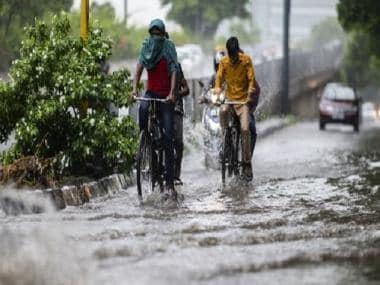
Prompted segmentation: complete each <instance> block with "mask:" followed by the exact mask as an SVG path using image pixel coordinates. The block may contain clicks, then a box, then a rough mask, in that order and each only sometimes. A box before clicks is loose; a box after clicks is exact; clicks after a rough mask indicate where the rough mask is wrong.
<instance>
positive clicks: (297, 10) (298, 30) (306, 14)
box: [252, 0, 338, 42]
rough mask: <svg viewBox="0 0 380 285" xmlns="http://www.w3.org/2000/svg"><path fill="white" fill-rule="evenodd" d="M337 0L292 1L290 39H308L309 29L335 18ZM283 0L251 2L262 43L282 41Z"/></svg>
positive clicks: (254, 0)
mask: <svg viewBox="0 0 380 285" xmlns="http://www.w3.org/2000/svg"><path fill="white" fill-rule="evenodd" d="M337 3H338V0H292V8H291V20H290V23H291V26H290V37H291V41H292V42H297V41H300V40H302V39H305V38H307V37H309V35H310V32H311V28H312V27H313V26H314V25H316V24H318V23H320V22H321V21H322V20H324V19H325V18H326V17H330V16H336V15H337V12H336V4H337ZM283 10H284V1H283V0H252V17H253V19H254V20H255V21H256V23H257V24H258V26H259V28H260V32H261V39H262V41H263V42H273V41H281V40H282V31H283Z"/></svg>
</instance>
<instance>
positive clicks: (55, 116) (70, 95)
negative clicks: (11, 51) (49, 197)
mask: <svg viewBox="0 0 380 285" xmlns="http://www.w3.org/2000/svg"><path fill="white" fill-rule="evenodd" d="M111 49H112V46H111V41H110V40H109V39H107V38H105V37H104V36H103V32H102V30H101V29H100V28H94V29H91V32H90V35H89V38H88V42H87V43H86V44H85V45H84V44H83V43H82V42H81V40H80V39H79V37H72V36H71V26H70V21H69V20H68V18H67V17H66V16H64V15H61V16H58V17H57V16H56V17H54V18H53V21H52V24H51V25H48V24H46V23H45V22H43V21H38V20H36V22H35V24H34V25H33V26H31V27H29V28H27V30H26V37H25V38H24V40H23V41H22V47H21V50H20V58H19V59H18V60H16V61H15V62H14V64H13V66H12V67H11V71H10V76H11V81H10V82H8V83H0V121H1V122H2V123H1V125H0V141H2V142H4V141H6V140H7V138H8V136H9V134H10V133H11V132H14V134H15V140H16V142H15V144H14V145H13V146H12V147H11V149H10V150H8V151H7V152H5V153H3V155H2V162H3V164H9V163H12V162H14V161H15V160H16V159H18V158H20V157H24V156H30V155H33V156H36V157H38V158H40V159H51V158H53V160H54V162H55V165H56V171H57V173H70V174H88V173H90V172H92V171H93V170H94V169H100V171H101V173H103V174H107V173H110V172H113V171H114V170H115V169H116V170H120V171H125V170H128V169H129V167H130V166H131V163H132V156H133V153H134V151H135V147H136V135H137V131H136V126H135V123H134V122H133V121H132V119H131V118H129V117H125V118H123V119H122V120H118V118H115V117H113V116H112V115H111V114H110V113H109V112H108V106H109V103H110V102H113V103H114V104H115V105H116V106H117V107H125V106H127V104H128V94H129V93H130V91H131V81H130V77H129V72H128V71H127V70H122V71H119V72H115V73H113V74H112V75H105V74H103V73H101V72H100V64H101V63H102V62H104V60H105V59H106V58H107V57H108V56H109V55H110V54H111ZM84 101H86V102H89V107H90V108H89V109H88V111H87V114H85V115H83V114H82V115H81V114H80V112H79V108H80V106H81V104H82V103H83V102H84Z"/></svg>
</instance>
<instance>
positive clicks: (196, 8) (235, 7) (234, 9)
mask: <svg viewBox="0 0 380 285" xmlns="http://www.w3.org/2000/svg"><path fill="white" fill-rule="evenodd" d="M248 2H249V0H235V1H231V0H208V1H203V0H187V1H183V0H161V3H162V4H163V5H169V6H170V10H169V14H168V18H169V19H172V20H174V21H176V22H177V23H179V24H181V25H182V26H183V27H184V28H185V29H188V30H189V31H191V32H192V33H197V34H201V35H203V36H206V37H210V36H211V37H212V36H214V34H215V31H216V29H217V28H218V25H219V23H220V22H221V21H223V20H224V19H226V18H230V17H233V16H237V17H240V18H246V17H248V15H249V13H248V11H247V9H246V7H247V4H248Z"/></svg>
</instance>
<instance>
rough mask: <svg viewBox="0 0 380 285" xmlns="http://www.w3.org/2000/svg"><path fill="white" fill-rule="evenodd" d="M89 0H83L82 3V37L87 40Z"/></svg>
mask: <svg viewBox="0 0 380 285" xmlns="http://www.w3.org/2000/svg"><path fill="white" fill-rule="evenodd" d="M89 6H90V5H89V0H81V4H80V38H81V39H82V40H83V41H84V42H85V41H87V37H88V20H89Z"/></svg>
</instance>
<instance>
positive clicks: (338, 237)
mask: <svg viewBox="0 0 380 285" xmlns="http://www.w3.org/2000/svg"><path fill="white" fill-rule="evenodd" d="M317 127H318V126H317V123H316V122H305V123H298V124H295V125H293V126H290V127H288V128H286V129H284V130H281V131H279V132H277V133H275V134H274V135H272V136H270V137H268V138H265V139H262V140H260V141H259V142H258V145H257V148H256V153H255V158H254V172H255V173H254V182H253V183H252V184H250V185H242V184H231V185H230V186H228V187H226V189H222V187H221V185H220V180H221V179H220V174H219V172H217V171H213V170H206V169H205V168H204V166H203V165H202V153H201V152H200V151H192V152H191V155H190V156H187V157H186V159H185V162H184V172H183V180H184V182H185V185H184V186H183V187H182V188H181V193H182V194H183V195H184V201H183V202H182V203H180V204H179V205H175V204H172V203H162V202H160V201H161V200H160V199H155V198H157V197H154V196H151V197H149V199H147V200H145V203H144V205H140V204H139V202H138V199H137V193H136V188H134V187H132V188H129V189H126V190H125V191H122V192H120V193H118V194H116V195H113V196H110V197H103V198H99V199H97V200H95V201H93V202H91V203H89V204H86V205H84V206H82V207H78V208H74V207H70V208H67V209H65V210H63V211H61V212H51V213H46V214H39V215H28V216H17V217H10V216H5V214H3V213H2V212H1V211H0V284H281V285H285V284H380V199H379V198H380V191H379V189H380V163H379V161H380V147H379V143H378V142H379V139H380V124H377V123H374V122H373V123H371V124H366V125H364V126H363V130H362V132H360V133H359V134H356V133H354V132H353V131H352V128H351V127H344V126H331V127H329V126H328V127H327V130H326V131H325V132H320V131H319V130H318V129H317ZM232 185H234V186H232Z"/></svg>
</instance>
